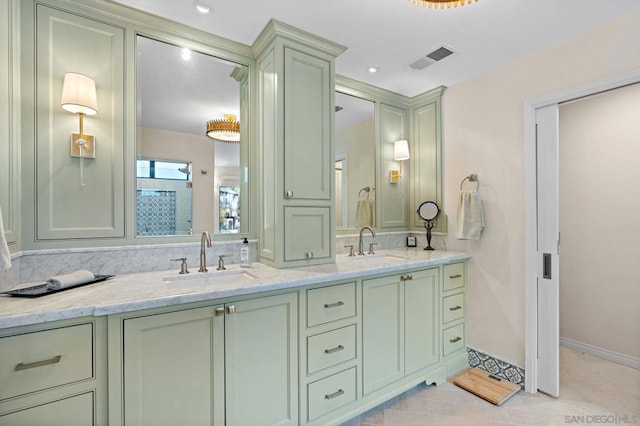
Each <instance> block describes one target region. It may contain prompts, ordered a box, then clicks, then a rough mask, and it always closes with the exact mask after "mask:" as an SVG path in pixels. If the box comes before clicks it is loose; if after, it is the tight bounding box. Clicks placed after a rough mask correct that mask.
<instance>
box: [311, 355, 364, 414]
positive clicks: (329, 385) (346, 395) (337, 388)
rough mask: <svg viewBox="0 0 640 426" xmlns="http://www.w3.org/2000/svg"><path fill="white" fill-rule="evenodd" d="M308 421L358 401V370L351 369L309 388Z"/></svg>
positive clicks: (315, 383)
mask: <svg viewBox="0 0 640 426" xmlns="http://www.w3.org/2000/svg"><path fill="white" fill-rule="evenodd" d="M307 389H308V390H307V401H308V402H307V403H308V414H307V416H308V420H309V421H312V420H315V419H317V418H318V417H320V416H322V415H324V414H326V413H328V412H330V411H333V410H335V409H337V408H340V407H342V406H343V405H346V404H348V403H350V402H353V401H355V400H356V369H355V367H354V368H350V369H349V370H346V371H343V372H341V373H338V374H334V375H333V376H329V377H327V378H325V379H322V380H318V381H317V382H314V383H311V384H309V385H308V387H307Z"/></svg>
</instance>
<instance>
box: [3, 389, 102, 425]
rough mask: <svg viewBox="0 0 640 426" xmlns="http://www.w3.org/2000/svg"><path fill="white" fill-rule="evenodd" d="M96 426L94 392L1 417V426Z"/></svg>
mask: <svg viewBox="0 0 640 426" xmlns="http://www.w3.org/2000/svg"><path fill="white" fill-rule="evenodd" d="M94 424H96V423H95V421H94V395H93V392H87V393H84V394H81V395H76V396H72V397H70V398H64V399H61V400H59V401H52V402H47V403H46V404H42V405H38V406H36V407H31V408H27V409H25V410H21V411H16V412H13V413H10V414H6V415H0V426H16V425H29V426H51V425H64V426H90V425H94Z"/></svg>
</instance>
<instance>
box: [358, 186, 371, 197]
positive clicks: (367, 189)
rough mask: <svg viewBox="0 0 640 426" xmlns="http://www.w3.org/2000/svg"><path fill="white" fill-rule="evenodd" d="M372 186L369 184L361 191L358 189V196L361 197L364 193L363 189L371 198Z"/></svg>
mask: <svg viewBox="0 0 640 426" xmlns="http://www.w3.org/2000/svg"><path fill="white" fill-rule="evenodd" d="M371 189H372V188H371V187H369V186H365V187H364V188H362V189H361V190H360V191H358V198H360V195H361V194H362V191H364V192H366V193H367V198H369V193H370V192H371ZM373 190H375V188H373Z"/></svg>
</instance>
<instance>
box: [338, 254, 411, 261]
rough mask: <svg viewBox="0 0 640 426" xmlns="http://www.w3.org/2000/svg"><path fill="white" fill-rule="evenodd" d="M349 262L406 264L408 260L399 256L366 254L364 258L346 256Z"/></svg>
mask: <svg viewBox="0 0 640 426" xmlns="http://www.w3.org/2000/svg"><path fill="white" fill-rule="evenodd" d="M344 258H345V259H346V261H347V262H353V261H358V262H379V263H398V262H404V261H406V260H407V258H406V257H405V256H400V255H397V254H391V253H376V254H365V255H364V256H362V255H360V256H358V255H356V256H348V255H347V256H344Z"/></svg>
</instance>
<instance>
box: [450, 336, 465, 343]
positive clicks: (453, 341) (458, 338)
mask: <svg viewBox="0 0 640 426" xmlns="http://www.w3.org/2000/svg"><path fill="white" fill-rule="evenodd" d="M460 340H462V337H460V336H458V337H456V338H455V339H450V340H449V343H456V342H459V341H460Z"/></svg>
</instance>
